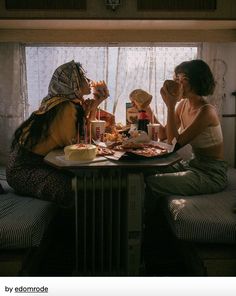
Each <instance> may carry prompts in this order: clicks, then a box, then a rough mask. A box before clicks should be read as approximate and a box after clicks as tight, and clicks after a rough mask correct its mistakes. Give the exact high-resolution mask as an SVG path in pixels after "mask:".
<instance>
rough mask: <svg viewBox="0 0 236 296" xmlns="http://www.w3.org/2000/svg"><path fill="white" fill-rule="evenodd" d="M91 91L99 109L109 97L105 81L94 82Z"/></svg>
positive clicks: (91, 84)
mask: <svg viewBox="0 0 236 296" xmlns="http://www.w3.org/2000/svg"><path fill="white" fill-rule="evenodd" d="M90 86H91V91H92V94H93V96H94V99H95V101H96V103H97V107H98V106H99V105H100V104H101V103H102V102H103V101H104V100H105V99H107V98H108V97H109V90H108V88H107V85H106V83H105V81H104V80H103V81H97V82H96V81H92V82H91V83H90Z"/></svg>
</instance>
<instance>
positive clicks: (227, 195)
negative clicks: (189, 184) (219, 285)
mask: <svg viewBox="0 0 236 296" xmlns="http://www.w3.org/2000/svg"><path fill="white" fill-rule="evenodd" d="M228 181H229V182H228V186H227V187H226V188H225V189H224V190H223V191H222V192H219V193H214V194H203V195H195V196H170V197H169V198H167V199H166V200H164V201H163V203H162V210H163V212H164V214H165V217H166V218H167V221H168V224H169V226H170V228H171V231H172V233H173V235H174V237H175V238H176V244H177V246H178V250H179V254H180V255H181V256H180V257H182V260H183V262H184V264H185V268H186V270H187V272H188V275H195V276H196V275H197V276H235V275H236V248H235V244H236V211H235V210H236V209H235V207H236V169H233V168H230V169H229V170H228Z"/></svg>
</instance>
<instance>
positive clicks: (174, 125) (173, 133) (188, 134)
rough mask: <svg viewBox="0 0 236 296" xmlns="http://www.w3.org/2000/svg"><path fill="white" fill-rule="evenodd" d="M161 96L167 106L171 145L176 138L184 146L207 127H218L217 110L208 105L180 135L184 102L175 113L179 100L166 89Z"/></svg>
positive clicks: (163, 89) (168, 133)
mask: <svg viewBox="0 0 236 296" xmlns="http://www.w3.org/2000/svg"><path fill="white" fill-rule="evenodd" d="M161 95H162V98H163V100H164V102H165V104H166V106H167V126H166V130H167V140H168V143H171V142H172V140H173V138H176V140H177V142H178V144H179V145H180V146H184V145H186V144H188V143H190V142H191V141H192V140H193V139H194V138H195V137H196V136H198V135H199V134H200V133H201V132H203V131H204V129H205V128H206V127H208V126H210V125H216V124H217V123H218V120H217V114H216V111H215V109H214V108H212V106H209V105H206V106H203V107H202V108H201V109H200V110H199V111H198V113H197V114H196V115H195V118H194V119H193V121H192V122H191V123H190V124H189V125H188V126H187V127H186V129H185V130H184V131H183V132H182V133H181V134H180V133H179V131H178V128H179V125H180V119H179V114H180V110H181V106H182V102H180V104H179V106H178V108H177V110H176V112H175V106H176V103H177V101H178V100H177V99H176V98H175V97H173V96H171V95H170V94H169V93H168V92H167V90H166V89H165V88H164V87H162V88H161Z"/></svg>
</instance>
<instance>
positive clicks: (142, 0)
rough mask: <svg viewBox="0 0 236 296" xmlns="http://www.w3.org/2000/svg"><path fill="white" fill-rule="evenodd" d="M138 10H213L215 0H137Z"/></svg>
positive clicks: (215, 5) (215, 6)
mask: <svg viewBox="0 0 236 296" xmlns="http://www.w3.org/2000/svg"><path fill="white" fill-rule="evenodd" d="M137 6H138V10H175V11H176V10H180V11H181V10H191V11H196V10H197V11H198V10H201V11H202V10H215V9H216V8H217V3H216V0H204V1H202V0H195V1H189V0H182V1H179V0H164V1H163V0H138V3H137Z"/></svg>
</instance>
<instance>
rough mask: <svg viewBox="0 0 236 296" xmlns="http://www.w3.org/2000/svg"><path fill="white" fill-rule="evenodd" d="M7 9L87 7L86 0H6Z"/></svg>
mask: <svg viewBox="0 0 236 296" xmlns="http://www.w3.org/2000/svg"><path fill="white" fill-rule="evenodd" d="M5 5H6V9H14V10H18V9H20V10H22V9H24V10H33V9H46V10H48V9H86V0H76V1H75V0H50V1H48V0H37V1H28V0H20V1H19V0H5Z"/></svg>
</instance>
